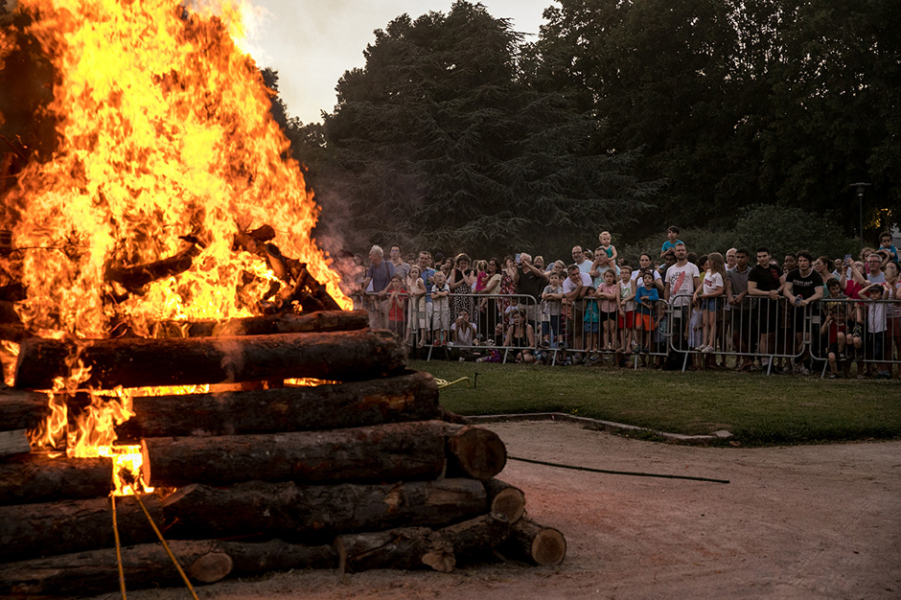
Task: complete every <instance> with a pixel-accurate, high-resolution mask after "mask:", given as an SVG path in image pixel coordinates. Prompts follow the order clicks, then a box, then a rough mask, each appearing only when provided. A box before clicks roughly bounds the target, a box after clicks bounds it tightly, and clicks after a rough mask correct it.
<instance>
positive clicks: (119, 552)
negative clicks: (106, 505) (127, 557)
mask: <svg viewBox="0 0 901 600" xmlns="http://www.w3.org/2000/svg"><path fill="white" fill-rule="evenodd" d="M109 499H110V502H111V503H112V505H113V535H115V537H116V560H117V561H118V562H119V588H120V589H121V590H122V600H128V598H126V596H125V571H124V570H123V569H122V545H121V544H120V543H119V524H118V523H117V522H116V497H115V496H113V495H110V497H109Z"/></svg>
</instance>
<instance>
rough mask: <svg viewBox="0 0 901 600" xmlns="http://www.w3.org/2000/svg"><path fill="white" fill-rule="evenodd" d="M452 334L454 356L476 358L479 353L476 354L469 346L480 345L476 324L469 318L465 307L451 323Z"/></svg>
mask: <svg viewBox="0 0 901 600" xmlns="http://www.w3.org/2000/svg"><path fill="white" fill-rule="evenodd" d="M451 334H452V335H453V340H454V341H453V342H452V344H453V346H454V349H453V353H452V355H453V356H456V357H457V358H459V359H460V362H463V361H465V360H476V359H477V358H479V356H480V355H479V354H476V353H475V352H473V351H472V350H470V349H469V348H471V347H473V346H478V345H479V340H478V339H477V338H476V325H475V323H473V322H472V321H470V320H469V311H468V310H466V309H465V308H464V309H462V310H460V312H459V313H457V319H456V320H455V321H454V322H453V324H452V325H451Z"/></svg>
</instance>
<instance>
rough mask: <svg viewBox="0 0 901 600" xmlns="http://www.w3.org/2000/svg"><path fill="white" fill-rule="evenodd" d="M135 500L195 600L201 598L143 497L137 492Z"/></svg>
mask: <svg viewBox="0 0 901 600" xmlns="http://www.w3.org/2000/svg"><path fill="white" fill-rule="evenodd" d="M135 500H137V501H138V504H140V505H141V510H143V511H144V514H145V515H146V516H147V520H148V521H150V526H151V527H153V531H154V532H155V533H156V537H158V538H160V542H162V544H163V548H165V549H166V554H168V555H169V558H171V559H172V564H174V565H175V568H176V569H178V573H179V575H181V578H182V579H184V581H185V585H186V586H188V590H189V591H190V592H191V596H192V597H193V598H194V600H200V599H199V598H198V597H197V594H196V593H195V592H194V587H193V586H192V585H191V582H190V581H189V580H188V576H187V575H186V574H185V572H184V570H183V569H182V568H181V565H180V564H178V559H176V558H175V555H174V554H172V550H170V549H169V544H167V543H166V540H165V538H163V534H162V533H160V530H159V528H158V527H157V526H156V523H154V522H153V518H152V517H151V516H150V513H149V512H147V507H146V506H144V503H143V502H141V497H140V496H139V495H138V494H137V493H136V494H135Z"/></svg>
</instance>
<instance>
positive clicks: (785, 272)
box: [352, 226, 901, 378]
mask: <svg viewBox="0 0 901 600" xmlns="http://www.w3.org/2000/svg"><path fill="white" fill-rule="evenodd" d="M612 242H613V240H612V237H611V235H610V233H608V232H606V231H605V232H602V233H601V234H600V235H599V236H598V246H597V247H596V248H595V249H594V250H593V251H592V250H588V249H583V248H582V247H581V246H574V247H573V249H572V256H571V259H570V260H568V261H566V262H564V261H562V260H555V261H545V259H544V257H542V256H535V257H533V256H531V255H530V254H528V253H526V252H520V253H517V254H515V255H508V256H505V257H504V258H503V259H502V260H501V259H499V258H495V257H490V258H481V259H476V260H473V259H472V258H471V257H470V256H469V255H468V254H466V253H460V254H458V255H456V256H455V257H445V256H443V255H442V254H440V253H437V254H435V255H432V254H431V253H430V252H429V251H425V250H424V251H420V252H419V253H418V254H416V255H407V256H404V255H403V254H402V251H401V248H400V247H399V246H397V245H395V246H392V247H391V248H390V249H389V254H388V256H387V257H386V256H385V253H384V250H383V249H382V248H381V247H379V246H373V247H372V249H371V250H370V252H369V265H368V267H366V268H365V272H363V273H361V275H362V278H361V279H360V280H358V281H356V282H355V284H356V289H357V292H356V293H355V294H352V296H353V297H354V299H355V302H357V303H358V307H360V308H366V309H367V310H368V311H369V313H370V319H371V326H372V327H373V328H382V329H390V330H392V331H394V332H396V333H397V334H398V335H399V336H400V337H401V338H402V339H403V340H404V341H405V343H406V344H408V346H409V347H410V349H411V351H412V352H414V353H415V352H416V351H417V350H418V349H423V348H427V347H429V346H431V347H439V348H448V349H450V352H445V353H442V354H443V355H449V356H452V357H453V358H455V359H457V360H480V361H499V360H502V359H503V360H515V361H517V362H536V361H537V362H548V361H549V359H550V358H551V357H552V356H553V360H554V362H555V363H556V364H572V363H578V362H585V363H598V364H602V363H603V362H605V361H610V360H612V361H615V362H616V364H619V365H623V364H624V363H625V362H626V359H627V358H628V357H630V355H632V356H633V357H639V358H640V361H638V360H636V361H635V362H633V363H632V364H641V365H645V366H654V367H661V366H665V365H666V360H667V358H670V359H671V358H672V356H673V354H680V353H681V356H682V358H683V359H684V353H689V354H690V355H691V356H690V360H691V367H692V368H701V367H719V368H726V358H727V357H729V360H730V362H731V363H733V364H731V365H730V368H734V369H736V370H739V371H745V370H757V369H764V370H766V371H767V372H770V373H779V372H782V371H783V369H784V370H786V371H787V370H791V371H792V372H795V373H799V374H808V373H809V370H810V369H811V368H819V366H820V365H823V366H824V367H827V368H828V372H829V376H830V377H842V376H845V377H847V376H849V375H850V370H849V369H850V366H851V364H852V362H853V361H855V360H856V361H857V363H858V376H861V377H866V376H871V375H872V376H875V377H882V378H884V377H890V376H891V366H892V365H891V363H892V362H898V361H899V357H901V327H899V326H901V283H899V276H898V267H899V265H898V251H897V249H896V248H895V246H894V245H893V243H892V236H891V234H890V233H888V232H885V233H882V234H881V235H880V237H879V245H878V246H877V247H875V248H864V249H863V250H862V251H861V252H860V255H859V256H858V257H853V256H851V255H846V256H844V257H838V258H834V257H826V256H819V257H813V256H811V255H810V253H808V252H806V251H804V250H800V251H798V252H793V253H789V254H787V255H786V256H785V257H784V258H783V260H782V263H781V265H780V264H779V261H778V260H776V258H775V257H773V256H771V254H770V251H769V250H768V249H767V248H766V247H765V246H760V247H757V248H754V249H753V252H752V251H750V250H749V249H746V248H730V249H728V250H726V251H725V253H724V254H723V253H720V252H711V253H710V254H707V255H704V256H698V255H697V254H695V253H693V252H689V249H688V248H687V246H686V245H685V243H684V242H682V241H681V240H680V239H679V229H678V228H677V227H675V226H673V227H670V228H669V229H668V231H667V239H666V241H664V242H663V244H662V246H661V247H660V249H659V251H654V252H647V253H642V254H641V255H640V256H639V257H637V260H635V261H634V262H633V261H631V260H628V259H627V258H626V257H624V256H621V255H620V253H619V252H618V251H617V249H616V247H615V246H614V245H613V243H612ZM752 263H753V266H752ZM361 271H362V269H361ZM502 351H503V355H502ZM560 353H562V355H561V354H560ZM717 356H719V360H718V359H717ZM771 362H773V364H770V363H771ZM899 375H901V367H899Z"/></svg>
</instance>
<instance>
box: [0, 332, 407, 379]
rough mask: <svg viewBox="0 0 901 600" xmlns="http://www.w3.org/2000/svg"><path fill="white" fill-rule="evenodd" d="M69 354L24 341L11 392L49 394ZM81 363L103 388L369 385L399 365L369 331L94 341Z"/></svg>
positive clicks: (390, 342) (398, 355) (387, 339)
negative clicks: (305, 381) (313, 382)
mask: <svg viewBox="0 0 901 600" xmlns="http://www.w3.org/2000/svg"><path fill="white" fill-rule="evenodd" d="M71 350H72V345H71V344H69V343H67V342H63V341H59V340H48V339H30V340H26V341H24V342H23V343H22V345H21V347H20V351H19V359H18V363H17V365H16V387H17V388H32V389H49V388H50V387H51V385H52V382H53V378H54V377H58V376H61V375H65V374H67V369H66V366H65V364H66V363H65V361H66V356H67V355H68V353H69V352H70V351H71ZM81 360H82V361H83V362H84V364H85V366H87V367H91V378H90V380H88V382H86V385H92V386H96V387H101V388H107V389H108V388H113V387H115V386H117V385H121V386H123V387H126V388H130V387H144V386H164V385H196V384H202V383H222V382H233V381H253V380H258V379H276V380H278V379H286V378H291V377H318V378H320V379H333V380H360V379H372V378H375V377H381V376H383V375H387V374H389V373H396V372H398V371H400V370H401V369H402V368H403V366H404V362H405V359H404V354H403V347H402V346H401V344H400V343H399V342H398V340H397V338H396V337H395V336H394V334H392V333H390V332H387V331H369V330H362V331H349V332H337V333H291V334H278V335H251V336H243V337H221V338H191V339H145V338H136V339H108V340H94V341H92V342H90V343H89V345H88V346H87V347H86V348H85V349H84V351H83V352H82V354H81Z"/></svg>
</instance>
